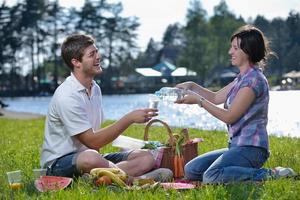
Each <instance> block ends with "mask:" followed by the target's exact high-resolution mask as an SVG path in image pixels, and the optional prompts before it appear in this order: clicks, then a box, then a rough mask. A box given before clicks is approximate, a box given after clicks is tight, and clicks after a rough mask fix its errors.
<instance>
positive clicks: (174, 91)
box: [154, 87, 184, 102]
mask: <svg viewBox="0 0 300 200" xmlns="http://www.w3.org/2000/svg"><path fill="white" fill-rule="evenodd" d="M154 94H155V95H156V96H157V97H158V98H160V99H161V100H163V101H172V102H174V101H177V100H179V99H181V98H183V96H184V91H183V90H182V89H179V88H175V87H162V88H161V89H160V90H158V91H156V92H155V93H154Z"/></svg>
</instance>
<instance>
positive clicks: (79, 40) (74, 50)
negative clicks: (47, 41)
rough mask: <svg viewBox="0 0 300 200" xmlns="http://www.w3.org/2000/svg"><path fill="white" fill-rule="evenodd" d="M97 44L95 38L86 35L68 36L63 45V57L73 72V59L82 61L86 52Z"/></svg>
mask: <svg viewBox="0 0 300 200" xmlns="http://www.w3.org/2000/svg"><path fill="white" fill-rule="evenodd" d="M94 43H95V40H94V38H93V37H91V36H89V35H84V34H74V35H70V36H68V37H67V38H66V39H65V40H64V42H63V43H62V45H61V56H62V58H63V60H64V62H65V63H66V65H67V66H68V67H69V68H70V69H71V70H72V71H73V70H74V66H73V64H72V62H71V60H72V59H73V58H75V59H77V60H79V61H81V59H82V56H83V54H84V50H85V49H86V48H87V47H88V46H90V45H93V44H94Z"/></svg>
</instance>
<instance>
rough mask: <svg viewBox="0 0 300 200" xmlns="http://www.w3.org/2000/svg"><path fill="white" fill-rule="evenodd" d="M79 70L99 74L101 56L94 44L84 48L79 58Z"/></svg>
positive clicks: (90, 74)
mask: <svg viewBox="0 0 300 200" xmlns="http://www.w3.org/2000/svg"><path fill="white" fill-rule="evenodd" d="M81 71H82V72H83V73H84V74H86V75H89V76H96V75H98V74H101V72H102V68H101V57H100V54H99V52H98V49H97V48H96V46H95V45H90V46H88V47H87V48H86V49H85V50H84V54H83V56H82V59H81Z"/></svg>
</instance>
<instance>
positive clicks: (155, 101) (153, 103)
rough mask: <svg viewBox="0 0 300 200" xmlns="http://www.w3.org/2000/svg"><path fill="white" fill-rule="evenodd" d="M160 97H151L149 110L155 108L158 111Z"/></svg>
mask: <svg viewBox="0 0 300 200" xmlns="http://www.w3.org/2000/svg"><path fill="white" fill-rule="evenodd" d="M159 101H160V99H159V97H158V96H156V95H153V94H151V95H149V101H148V103H149V104H148V108H154V109H157V108H158V104H159Z"/></svg>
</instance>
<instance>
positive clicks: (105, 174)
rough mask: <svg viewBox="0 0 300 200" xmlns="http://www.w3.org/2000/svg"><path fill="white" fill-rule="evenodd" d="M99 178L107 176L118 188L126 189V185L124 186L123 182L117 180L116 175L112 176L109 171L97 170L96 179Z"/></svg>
mask: <svg viewBox="0 0 300 200" xmlns="http://www.w3.org/2000/svg"><path fill="white" fill-rule="evenodd" d="M101 176H108V177H109V178H111V180H112V182H113V183H115V184H117V185H118V186H120V187H127V185H126V184H125V182H124V181H123V180H122V179H121V178H119V176H117V175H116V174H114V173H113V172H111V171H108V170H104V169H102V170H97V177H101Z"/></svg>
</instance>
